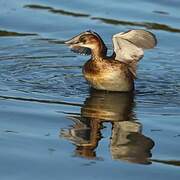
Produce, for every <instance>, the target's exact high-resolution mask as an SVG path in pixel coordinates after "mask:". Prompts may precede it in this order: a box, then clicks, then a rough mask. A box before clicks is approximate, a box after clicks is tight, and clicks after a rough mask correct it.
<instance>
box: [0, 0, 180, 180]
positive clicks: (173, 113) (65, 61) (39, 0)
mask: <svg viewBox="0 0 180 180" xmlns="http://www.w3.org/2000/svg"><path fill="white" fill-rule="evenodd" d="M179 8H180V2H179V1H177V0H172V1H171V2H170V1H166V0H160V1H152V0H151V1H150V0H140V1H130V0H126V1H121V2H119V1H118V0H113V1H111V2H108V1H104V0H100V1H97V2H90V1H81V0H76V1H66V0H61V1H56V0H51V1H50V0H21V1H11V0H1V2H0V39H1V40H0V62H1V63H0V114H1V118H0V134H1V137H0V146H1V148H0V159H1V170H0V177H1V179H3V180H6V179H7V180H10V179H13V180H14V179H18V180H21V179H39V180H40V179H43V180H45V179H47V180H49V179H68V180H70V179H113V180H116V179H127V180H131V179H133V180H135V179H137V180H139V179H147V180H148V179H152V178H154V179H162V180H169V179H172V180H176V179H179V178H180V173H179V166H180V151H179V149H180V129H179V127H180V121H179V118H180V112H179V107H180V73H179V72H180V66H179V60H180V59H179V57H180V49H179V48H180V47H179V38H180V25H179V20H180V12H179ZM133 28H138V29H147V30H150V31H152V32H153V33H155V34H156V36H157V37H158V46H157V47H156V48H155V49H153V50H150V51H147V52H146V53H145V56H144V58H143V60H142V61H141V62H140V64H139V69H138V79H137V80H136V91H135V93H134V94H129V93H107V92H101V91H100V92H99V91H93V90H90V89H89V86H88V85H87V83H86V82H85V80H84V78H83V76H82V73H81V68H82V66H83V64H84V63H85V61H86V60H87V59H88V57H83V56H79V55H77V54H73V53H72V52H71V51H70V50H69V49H68V48H67V47H66V46H65V45H64V44H63V41H64V40H66V39H68V38H70V37H72V36H74V35H76V34H78V33H80V32H82V31H85V30H89V29H91V30H94V31H96V32H98V33H99V34H100V35H101V36H102V38H103V39H104V40H105V43H106V44H107V46H108V48H109V53H111V52H112V46H111V37H112V35H113V34H115V33H118V32H121V31H126V30H129V29H133Z"/></svg>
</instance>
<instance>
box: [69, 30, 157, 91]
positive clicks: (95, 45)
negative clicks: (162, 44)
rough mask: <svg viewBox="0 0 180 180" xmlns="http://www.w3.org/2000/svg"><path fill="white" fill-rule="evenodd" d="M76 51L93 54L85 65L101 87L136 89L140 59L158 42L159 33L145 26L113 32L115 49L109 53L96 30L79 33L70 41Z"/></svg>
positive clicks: (88, 77) (89, 76)
mask: <svg viewBox="0 0 180 180" xmlns="http://www.w3.org/2000/svg"><path fill="white" fill-rule="evenodd" d="M66 43H67V44H68V45H70V47H71V48H72V50H73V51H75V52H78V53H81V54H87V55H91V59H90V60H88V61H87V62H86V63H85V64H84V66H83V75H84V77H85V79H86V80H87V81H88V82H89V84H90V85H91V86H92V87H93V88H95V89H99V90H107V91H121V92H128V91H132V90H134V79H135V77H136V66H137V62H138V61H139V60H140V59H141V58H142V57H143V49H148V48H153V47H154V46H155V45H156V39H155V36H154V35H153V34H152V33H150V32H148V31H144V30H131V31H128V32H126V33H118V34H116V35H114V36H113V45H114V53H113V55H112V56H111V57H108V56H107V48H106V46H105V44H104V42H103V40H102V39H101V37H100V36H99V35H98V34H97V33H95V32H92V31H87V32H84V33H81V34H80V35H78V36H75V37H74V38H72V39H71V40H69V41H67V42H66Z"/></svg>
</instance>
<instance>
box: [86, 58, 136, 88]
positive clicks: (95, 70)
mask: <svg viewBox="0 0 180 180" xmlns="http://www.w3.org/2000/svg"><path fill="white" fill-rule="evenodd" d="M83 74H84V77H85V79H86V80H87V81H88V82H89V84H90V85H91V86H92V87H94V88H95V89H100V90H109V91H130V90H132V89H133V79H132V78H131V74H130V72H129V71H128V69H127V67H125V65H121V64H120V63H115V64H113V63H109V62H108V63H104V62H92V61H91V60H90V61H88V62H87V63H86V64H85V65H84V67H83Z"/></svg>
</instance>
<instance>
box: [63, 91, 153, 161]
mask: <svg viewBox="0 0 180 180" xmlns="http://www.w3.org/2000/svg"><path fill="white" fill-rule="evenodd" d="M133 107H134V101H133V94H132V93H117V92H108V93H107V92H105V91H96V90H92V91H91V94H90V97H88V98H87V99H86V100H85V102H84V105H83V106H82V108H81V115H80V117H78V116H75V117H73V120H74V121H75V125H73V127H72V128H69V129H68V130H67V129H66V130H65V129H63V130H62V131H61V136H62V137H64V138H66V139H68V140H70V141H71V142H73V143H74V144H75V145H76V151H75V153H76V155H79V156H81V157H86V158H88V159H89V158H90V159H91V158H95V157H96V152H95V149H96V148H97V146H98V142H99V140H100V139H101V138H102V136H101V129H102V128H103V123H104V122H110V123H111V124H112V136H111V140H110V151H111V154H112V158H113V159H116V160H118V159H119V160H126V161H128V162H135V163H144V164H148V163H149V161H148V158H149V157H150V156H151V153H150V150H151V149H152V147H153V145H154V143H153V141H152V140H151V139H150V138H148V137H146V136H144V135H142V134H141V128H142V126H141V124H140V123H138V122H136V121H135V117H134V116H135V115H134V113H133Z"/></svg>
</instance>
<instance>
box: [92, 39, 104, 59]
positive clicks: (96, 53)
mask: <svg viewBox="0 0 180 180" xmlns="http://www.w3.org/2000/svg"><path fill="white" fill-rule="evenodd" d="M106 55H107V48H106V46H105V44H104V43H101V42H99V43H98V44H97V45H96V46H95V48H93V49H91V59H92V60H102V59H103V58H105V57H106Z"/></svg>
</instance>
